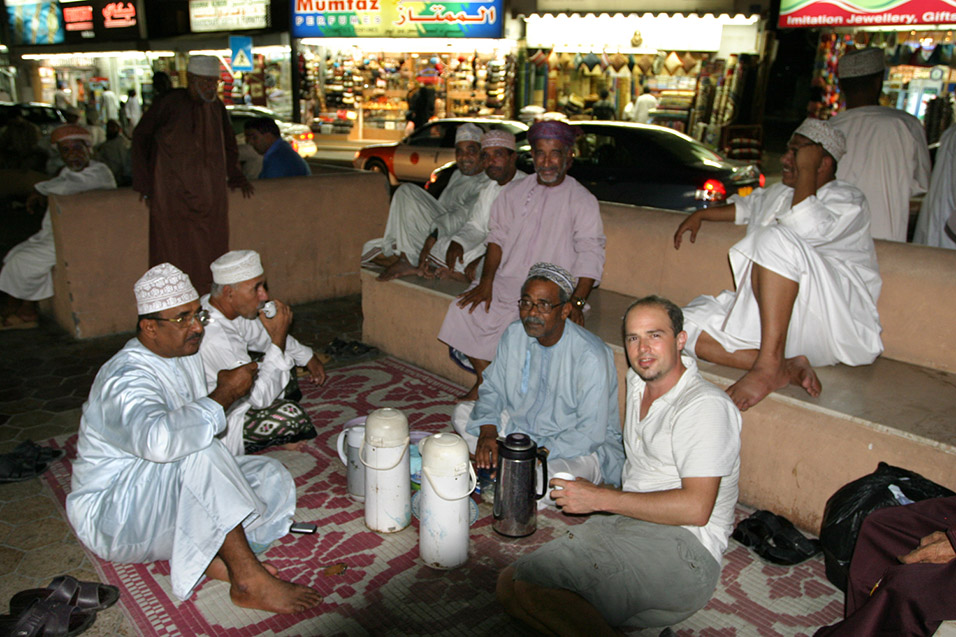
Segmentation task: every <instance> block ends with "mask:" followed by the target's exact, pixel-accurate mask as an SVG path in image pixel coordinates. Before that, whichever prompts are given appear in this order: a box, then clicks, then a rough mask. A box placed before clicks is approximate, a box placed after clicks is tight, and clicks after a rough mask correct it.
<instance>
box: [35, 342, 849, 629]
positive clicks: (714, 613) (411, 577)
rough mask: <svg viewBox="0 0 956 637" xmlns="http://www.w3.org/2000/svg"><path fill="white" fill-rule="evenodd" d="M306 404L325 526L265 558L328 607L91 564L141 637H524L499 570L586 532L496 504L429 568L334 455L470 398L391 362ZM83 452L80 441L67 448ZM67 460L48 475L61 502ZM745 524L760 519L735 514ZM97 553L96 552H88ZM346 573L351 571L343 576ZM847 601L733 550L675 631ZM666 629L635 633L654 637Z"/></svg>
mask: <svg viewBox="0 0 956 637" xmlns="http://www.w3.org/2000/svg"><path fill="white" fill-rule="evenodd" d="M302 390H303V392H304V394H305V396H304V398H303V404H304V405H305V406H306V407H307V408H308V409H309V412H310V413H311V414H312V415H313V422H314V423H315V425H316V428H317V430H318V432H319V433H318V437H317V438H315V439H314V440H312V441H309V444H308V445H306V447H305V449H304V452H288V451H273V452H268V454H267V455H270V456H273V457H275V458H277V459H279V460H280V461H282V462H283V463H284V464H285V465H286V467H288V469H289V471H290V472H291V473H292V475H293V476H294V477H295V481H296V486H297V491H298V510H297V513H296V520H297V521H302V522H315V523H317V524H318V525H319V532H318V533H317V534H315V535H304V536H302V535H289V536H286V537H285V538H282V539H281V540H280V541H278V542H277V543H276V544H274V545H273V546H272V547H271V548H270V549H269V550H268V551H267V552H266V553H265V556H264V558H265V559H267V560H268V561H270V562H272V563H273V564H275V565H276V566H277V567H278V568H279V571H280V574H281V575H282V576H283V577H284V578H286V579H289V580H291V581H294V582H297V583H300V584H305V585H308V586H312V587H314V588H316V589H318V590H319V591H320V592H321V593H322V595H323V596H324V599H325V601H324V603H323V604H322V605H321V606H319V607H318V608H316V609H313V610H312V611H310V612H307V613H302V614H299V615H294V616H290V615H272V614H269V613H264V612H259V611H251V610H246V609H242V608H237V607H235V606H233V605H232V603H231V602H230V601H229V594H228V591H229V589H228V585H227V584H226V583H225V582H218V581H207V582H205V583H204V584H202V585H201V586H200V588H199V589H198V591H197V592H196V594H195V595H193V597H192V598H191V599H190V600H188V601H186V602H180V601H179V600H177V599H176V598H175V597H174V596H173V595H172V592H171V588H170V583H169V565H168V563H166V562H156V563H152V564H113V563H110V562H104V561H102V560H98V559H96V558H95V557H94V558H93V561H94V563H95V564H96V565H97V569H98V570H99V572H100V575H101V576H102V579H103V581H107V582H109V583H111V584H115V585H117V586H119V587H120V588H121V590H122V592H123V597H122V600H123V601H122V604H123V606H124V609H125V611H126V613H127V614H128V616H129V617H130V619H131V621H132V623H133V624H134V625H135V626H136V627H137V628H138V629H139V630H140V632H141V633H142V634H143V635H196V636H200V635H208V636H213V635H215V636H217V637H218V636H229V637H231V636H235V637H239V636H243V637H246V636H249V637H251V636H254V635H302V636H311V635H492V634H493V635H496V636H497V635H500V636H505V635H525V634H528V631H527V630H526V629H524V628H523V627H522V626H521V625H519V624H517V623H515V622H514V621H512V620H511V619H510V618H509V617H508V616H507V615H505V614H504V613H503V611H502V610H501V607H500V606H499V605H498V603H497V602H496V600H495V597H494V587H495V580H496V578H497V574H498V572H499V571H500V570H501V569H502V568H503V567H505V566H507V565H508V564H510V563H511V562H512V561H514V559H515V558H517V557H518V556H519V555H522V554H524V553H527V552H530V551H532V550H534V549H535V548H536V547H538V546H540V545H541V544H543V543H544V542H546V541H548V540H550V539H552V538H554V537H557V536H558V535H560V534H561V533H562V532H563V531H564V530H565V529H566V528H567V526H568V525H569V524H577V523H580V522H581V521H582V520H581V519H572V518H569V517H566V516H563V515H561V514H560V513H558V512H555V511H543V512H539V514H538V530H537V532H535V533H534V534H533V535H531V536H530V537H527V538H521V539H513V540H512V539H507V538H504V537H502V536H500V535H498V534H497V533H495V532H494V531H493V530H492V528H491V522H492V517H491V506H490V505H488V504H485V503H481V504H480V505H479V518H478V521H477V522H476V523H475V524H474V525H473V526H472V528H471V547H470V558H469V561H468V563H467V564H465V565H464V566H462V567H460V568H458V569H454V570H451V571H438V570H434V569H431V568H429V567H427V566H425V565H424V564H423V563H422V562H421V560H420V559H419V556H418V521H417V519H414V518H413V521H412V526H410V527H408V528H407V529H405V530H403V531H401V532H398V533H394V534H390V535H380V534H378V533H374V532H372V531H369V530H368V529H367V528H366V526H365V523H364V513H363V511H364V509H363V505H362V504H361V503H356V502H354V501H352V500H351V499H349V498H348V497H346V476H345V469H344V467H343V466H342V463H341V462H340V461H339V459H338V454H337V453H336V451H335V442H336V437H337V435H338V433H339V431H340V429H341V426H342V424H343V423H345V422H347V421H348V420H350V419H352V418H354V417H356V416H359V415H365V414H367V413H368V412H369V411H371V410H373V409H375V408H377V407H383V406H389V407H396V408H398V409H401V410H402V411H403V412H404V413H405V414H406V416H408V420H409V425H410V428H411V429H412V430H421V431H427V432H431V433H436V432H439V431H450V423H449V414H450V413H451V410H452V407H453V405H454V399H455V396H456V395H458V394H460V392H461V388H460V387H458V386H456V385H453V384H451V383H449V382H447V381H445V380H443V379H440V378H438V377H436V376H434V375H432V374H429V373H428V372H425V371H423V370H421V369H418V368H416V367H413V366H411V365H408V364H406V363H403V362H401V361H398V360H395V359H391V358H383V359H379V360H377V361H373V362H368V363H358V364H354V365H351V366H349V367H345V368H341V369H337V370H333V371H332V372H330V375H329V380H328V382H327V383H326V385H325V387H315V386H312V385H311V384H308V383H303V384H302ZM62 446H63V447H65V448H66V449H67V453H68V456H67V457H68V458H72V457H74V455H75V451H76V449H75V446H76V437H75V436H73V437H71V438H70V439H69V440H68V441H66V443H65V444H63V445H62ZM70 467H71V465H70V463H69V462H63V463H57V464H56V465H54V467H53V468H51V470H50V471H48V472H47V473H46V474H44V477H45V479H46V480H47V482H48V483H49V485H50V487H51V488H52V489H53V492H54V494H55V496H56V498H57V500H58V501H59V503H60V505H61V506H62V504H63V502H64V501H65V498H66V494H67V493H68V492H69V484H70ZM737 513H738V518H739V519H742V518H743V517H746V515H748V514H749V512H748V511H746V510H745V509H744V508H742V507H739V508H738V512H737ZM91 557H92V556H91ZM340 565H345V570H344V571H342V572H339V571H340V570H341V566H340ZM842 606H843V603H842V595H841V594H839V593H838V592H837V591H836V590H835V589H834V588H833V587H832V586H830V585H829V583H827V582H826V580H825V578H824V572H823V561H822V558H818V559H815V560H811V561H809V562H806V563H804V564H802V565H800V566H797V567H792V568H781V567H776V566H770V565H766V564H763V563H762V562H760V561H759V560H757V559H756V558H755V557H754V556H753V554H752V553H750V552H749V551H748V550H747V549H746V548H744V547H742V546H739V545H737V544H735V543H733V542H732V543H731V549H730V550H729V551H728V552H727V554H726V555H725V558H724V567H723V572H722V575H721V584H720V586H719V587H718V590H717V593H716V594H715V596H714V599H712V600H711V602H710V604H708V606H707V607H706V608H705V609H704V610H702V611H700V612H698V613H697V614H695V615H694V616H693V617H691V618H690V619H688V620H686V621H685V622H683V623H681V624H680V625H678V626H674V627H672V628H673V630H674V632H675V633H676V634H677V635H682V636H683V635H707V636H717V635H720V636H725V635H726V636H730V635H785V636H789V635H809V634H812V633H813V629H814V628H815V627H819V626H822V625H824V624H827V623H832V622H833V621H835V620H836V619H838V618H839V617H840V615H841V612H842ZM660 632H661V631H660V629H654V630H645V631H634V632H632V633H631V634H634V635H657V634H659V633H660Z"/></svg>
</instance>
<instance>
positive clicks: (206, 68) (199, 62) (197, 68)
mask: <svg viewBox="0 0 956 637" xmlns="http://www.w3.org/2000/svg"><path fill="white" fill-rule="evenodd" d="M186 72H187V73H192V74H193V75H203V76H205V77H219V58H217V57H214V56H212V55H193V56H191V57H190V58H189V64H187V65H186Z"/></svg>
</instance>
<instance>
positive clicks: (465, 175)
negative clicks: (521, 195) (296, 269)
mask: <svg viewBox="0 0 956 637" xmlns="http://www.w3.org/2000/svg"><path fill="white" fill-rule="evenodd" d="M482 134H483V131H482V130H481V128H479V127H478V126H477V125H475V124H472V123H466V124H462V125H461V126H459V127H458V129H457V130H456V131H455V163H456V164H457V165H458V170H457V171H455V174H454V175H452V177H451V179H450V180H449V181H448V185H447V186H445V190H443V191H442V193H441V196H439V197H438V199H437V200H436V199H435V198H434V197H432V196H431V195H430V194H428V192H426V191H425V190H424V189H423V188H421V187H420V186H417V185H415V184H402V185H401V186H399V188H398V190H396V191H395V195H394V196H393V197H392V205H391V207H390V208H389V209H388V221H387V222H386V224H385V236H384V237H383V238H381V239H372V240H371V241H368V242H366V244H365V245H364V246H363V247H362V263H369V262H371V263H376V264H378V265H382V266H385V271H384V272H382V274H381V275H379V277H378V278H379V280H381V281H389V280H391V279H394V278H397V277H402V276H408V275H411V274H415V273H416V272H418V271H419V268H423V266H424V263H423V262H422V256H423V255H422V248H423V247H424V245H425V241H426V239H428V237H429V235H431V234H432V233H433V232H435V231H436V229H437V230H438V231H439V232H442V231H445V232H447V230H448V229H449V228H455V227H459V226H460V225H461V224H463V223H464V221H465V220H466V219H467V218H468V215H469V213H470V212H471V209H472V207H473V206H474V205H475V202H476V201H477V199H478V195H479V194H481V190H482V188H483V187H484V186H485V185H486V184H487V183H488V178H487V177H486V176H485V173H484V167H483V166H482V165H481V136H482ZM424 256H426V257H427V252H426V253H425V255H424ZM413 259H414V260H415V263H412V260H413Z"/></svg>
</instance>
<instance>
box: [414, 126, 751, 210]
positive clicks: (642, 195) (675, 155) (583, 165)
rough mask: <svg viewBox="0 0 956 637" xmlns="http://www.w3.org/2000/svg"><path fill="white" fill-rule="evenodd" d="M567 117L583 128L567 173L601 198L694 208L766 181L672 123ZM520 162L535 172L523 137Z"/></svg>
mask: <svg viewBox="0 0 956 637" xmlns="http://www.w3.org/2000/svg"><path fill="white" fill-rule="evenodd" d="M569 123H570V124H573V125H574V126H575V127H577V128H579V129H580V131H581V134H580V135H579V136H578V138H577V140H576V141H575V144H574V162H573V163H572V164H571V168H570V169H569V170H568V174H569V175H571V176H572V177H574V178H575V179H577V180H578V181H579V182H581V185H583V186H584V187H585V188H587V189H588V190H590V191H591V193H593V194H594V196H595V197H597V198H598V199H600V200H601V201H613V202H617V203H627V204H633V205H636V206H649V207H655V208H665V209H669V210H683V211H687V212H692V211H694V210H697V209H698V208H706V207H708V206H712V205H715V204H719V203H720V202H722V201H724V200H725V199H726V198H727V197H729V196H730V195H734V194H741V195H746V194H749V193H750V192H751V191H752V190H753V189H754V188H756V187H758V186H762V185H763V182H764V176H763V175H762V174H761V172H760V170H759V169H758V168H757V167H756V166H754V165H753V164H746V163H744V162H737V161H732V160H728V159H724V158H723V157H721V156H720V155H719V154H717V153H716V152H715V151H713V150H710V149H709V148H707V147H706V146H704V145H703V144H701V143H700V142H698V141H697V140H695V139H693V138H691V137H688V136H687V135H684V134H683V133H679V132H677V131H675V130H672V129H670V128H665V127H663V126H654V125H650V124H635V123H627V122H604V121H590V122H569ZM518 168H519V169H521V170H524V171H525V172H527V173H529V174H531V173H533V172H534V165H533V164H532V161H531V147H530V146H529V145H528V143H527V142H524V144H523V145H519V147H518ZM444 170H446V171H447V170H448V168H445V169H444ZM437 172H438V171H436V173H437ZM432 181H433V182H435V183H433V184H429V192H431V193H432V194H436V192H437V191H438V190H439V188H438V186H439V184H440V183H441V181H444V179H443V176H442V175H437V174H436V175H434V176H433V178H432ZM436 196H437V194H436Z"/></svg>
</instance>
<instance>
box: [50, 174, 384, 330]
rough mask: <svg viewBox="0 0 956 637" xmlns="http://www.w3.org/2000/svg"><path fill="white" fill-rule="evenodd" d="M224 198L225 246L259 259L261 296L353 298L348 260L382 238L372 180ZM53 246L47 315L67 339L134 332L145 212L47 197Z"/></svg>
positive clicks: (119, 195) (380, 198) (130, 204)
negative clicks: (265, 289) (263, 280)
mask: <svg viewBox="0 0 956 637" xmlns="http://www.w3.org/2000/svg"><path fill="white" fill-rule="evenodd" d="M255 188H256V192H255V195H254V196H253V197H252V198H250V199H245V198H243V197H242V195H241V194H240V193H239V192H234V193H231V195H230V198H229V226H230V236H229V245H230V247H231V248H233V249H235V248H250V249H253V250H258V251H259V252H260V254H261V255H262V262H263V266H264V267H265V269H266V272H267V274H268V276H269V289H270V291H271V292H272V294H274V295H275V296H276V297H277V298H280V299H282V300H283V301H286V302H288V303H304V302H308V301H315V300H318V299H325V298H333V297H338V296H344V295H348V294H357V293H358V292H359V291H360V290H361V282H360V277H359V267H358V265H357V260H356V258H355V255H357V254H359V253H360V252H361V250H362V244H363V243H364V242H365V241H367V240H369V239H371V238H374V237H376V236H380V235H381V229H382V228H383V227H384V226H385V221H386V218H387V216H388V204H389V190H388V184H387V181H386V179H385V177H384V176H383V175H381V174H378V173H370V172H349V173H329V174H318V175H313V176H312V177H296V178H290V179H270V180H263V181H256V182H255ZM50 212H51V217H52V221H53V232H54V236H55V242H56V252H57V265H56V268H55V269H54V277H53V278H54V298H53V302H52V311H53V314H54V317H55V318H56V321H57V322H58V323H59V324H60V325H61V326H62V327H63V328H64V329H66V330H67V331H68V332H70V333H71V334H73V335H74V336H75V337H76V338H90V337H94V336H103V335H106V334H114V333H117V332H124V331H129V330H131V329H133V327H134V317H135V315H136V305H135V301H134V298H133V292H132V290H133V283H135V281H136V280H137V279H138V278H139V277H140V276H141V275H142V274H143V272H145V271H146V268H147V267H148V260H149V213H148V210H147V208H146V206H145V205H144V204H142V203H141V202H140V201H139V195H138V193H136V192H134V191H132V190H130V189H121V190H113V191H98V192H89V193H83V194H79V195H73V196H69V197H51V203H50Z"/></svg>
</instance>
